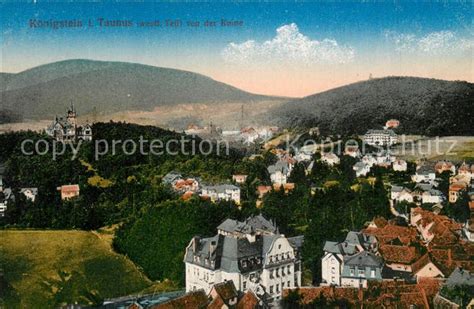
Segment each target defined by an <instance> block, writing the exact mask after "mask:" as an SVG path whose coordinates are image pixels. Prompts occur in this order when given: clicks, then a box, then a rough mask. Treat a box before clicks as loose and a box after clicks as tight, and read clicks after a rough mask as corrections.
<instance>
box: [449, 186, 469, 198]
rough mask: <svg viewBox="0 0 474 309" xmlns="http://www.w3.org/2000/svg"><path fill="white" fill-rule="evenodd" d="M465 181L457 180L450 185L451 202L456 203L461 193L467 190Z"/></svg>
mask: <svg viewBox="0 0 474 309" xmlns="http://www.w3.org/2000/svg"><path fill="white" fill-rule="evenodd" d="M466 188H467V185H466V184H465V183H464V182H455V183H452V184H450V185H449V202H450V203H456V202H457V200H458V198H459V196H460V195H461V193H462V192H463V191H464V190H466Z"/></svg>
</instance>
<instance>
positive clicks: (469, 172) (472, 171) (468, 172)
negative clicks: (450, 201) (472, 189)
mask: <svg viewBox="0 0 474 309" xmlns="http://www.w3.org/2000/svg"><path fill="white" fill-rule="evenodd" d="M458 175H463V176H468V177H470V178H472V177H473V176H474V164H472V165H471V166H470V167H469V164H466V162H463V164H461V166H460V167H459V169H458Z"/></svg>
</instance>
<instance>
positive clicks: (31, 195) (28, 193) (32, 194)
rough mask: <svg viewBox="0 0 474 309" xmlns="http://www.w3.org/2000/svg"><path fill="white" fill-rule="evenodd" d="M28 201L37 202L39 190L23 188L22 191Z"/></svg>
mask: <svg viewBox="0 0 474 309" xmlns="http://www.w3.org/2000/svg"><path fill="white" fill-rule="evenodd" d="M20 193H22V194H23V195H24V196H25V197H26V199H28V200H30V201H32V202H34V201H35V200H36V196H37V195H38V188H22V189H21V190H20Z"/></svg>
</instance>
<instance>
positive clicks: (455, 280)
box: [446, 267, 474, 286]
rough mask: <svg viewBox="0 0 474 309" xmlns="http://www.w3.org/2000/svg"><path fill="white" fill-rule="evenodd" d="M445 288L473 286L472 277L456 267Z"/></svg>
mask: <svg viewBox="0 0 474 309" xmlns="http://www.w3.org/2000/svg"><path fill="white" fill-rule="evenodd" d="M446 285H447V286H456V285H469V286H474V275H473V274H471V273H470V272H469V271H467V270H465V269H462V268H459V267H456V269H455V270H454V271H453V272H452V273H451V275H450V276H449V277H448V279H447V280H446Z"/></svg>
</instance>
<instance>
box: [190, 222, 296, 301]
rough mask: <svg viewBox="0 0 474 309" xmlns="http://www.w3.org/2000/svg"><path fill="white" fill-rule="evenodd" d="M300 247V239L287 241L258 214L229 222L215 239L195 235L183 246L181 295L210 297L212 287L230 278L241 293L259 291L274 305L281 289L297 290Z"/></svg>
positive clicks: (220, 228)
mask: <svg viewBox="0 0 474 309" xmlns="http://www.w3.org/2000/svg"><path fill="white" fill-rule="evenodd" d="M301 244H302V237H294V238H286V237H285V236H284V235H282V234H279V233H278V229H277V228H276V227H275V226H274V225H273V223H271V222H270V221H267V220H266V219H265V218H263V217H261V216H257V217H251V218H249V219H247V220H245V221H244V222H239V221H234V220H230V219H228V220H226V221H224V222H223V223H222V224H221V225H220V226H219V227H218V234H217V235H216V236H214V237H211V238H204V239H201V238H199V237H194V238H193V239H192V240H191V242H190V243H189V245H188V246H187V248H186V254H185V258H184V262H185V265H186V266H185V267H186V292H189V291H193V290H199V289H203V290H204V291H205V292H206V293H209V292H210V291H211V289H212V286H213V285H214V284H216V283H221V282H224V281H229V280H232V281H233V282H234V285H235V287H236V289H237V290H239V291H241V292H246V291H248V290H251V291H253V292H257V290H258V289H263V290H264V292H265V294H266V295H267V296H266V298H267V299H266V300H267V301H268V302H270V303H274V302H278V301H280V300H281V293H282V291H283V289H285V288H294V287H299V286H301V261H300V246H301ZM259 294H261V293H260V292H259Z"/></svg>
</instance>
